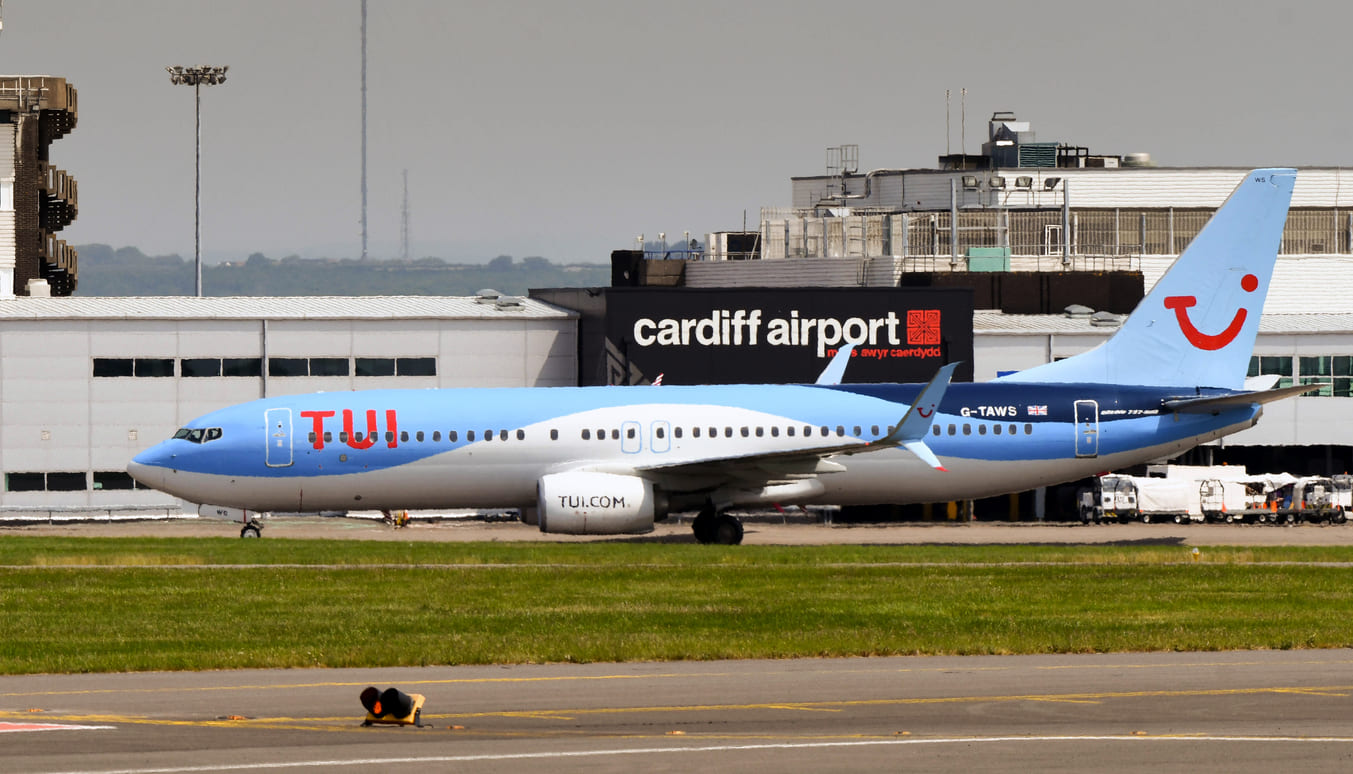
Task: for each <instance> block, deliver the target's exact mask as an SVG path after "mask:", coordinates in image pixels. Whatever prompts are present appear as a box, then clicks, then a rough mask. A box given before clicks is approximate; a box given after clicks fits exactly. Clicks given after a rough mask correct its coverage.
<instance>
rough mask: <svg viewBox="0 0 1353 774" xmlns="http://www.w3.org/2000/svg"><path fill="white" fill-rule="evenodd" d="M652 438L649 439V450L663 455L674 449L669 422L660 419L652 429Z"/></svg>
mask: <svg viewBox="0 0 1353 774" xmlns="http://www.w3.org/2000/svg"><path fill="white" fill-rule="evenodd" d="M650 430H651V431H652V437H650V438H649V439H648V448H649V449H651V450H652V451H654V452H655V453H658V454H662V453H664V452H667V451H670V450H671V448H672V427H671V425H670V424H668V422H667V420H665V419H659V420H658V421H657V422H654V423H653V424H652V426H651V427H650Z"/></svg>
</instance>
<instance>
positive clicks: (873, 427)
mask: <svg viewBox="0 0 1353 774" xmlns="http://www.w3.org/2000/svg"><path fill="white" fill-rule="evenodd" d="M869 433H870V435H878V434H879V426H878V425H871V426H870V428H869Z"/></svg>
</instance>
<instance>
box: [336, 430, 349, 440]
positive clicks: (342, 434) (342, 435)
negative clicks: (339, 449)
mask: <svg viewBox="0 0 1353 774" xmlns="http://www.w3.org/2000/svg"><path fill="white" fill-rule="evenodd" d="M338 441H339V443H347V442H348V433H347V431H346V430H340V431H339V433H338Z"/></svg>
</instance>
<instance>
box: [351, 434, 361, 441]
mask: <svg viewBox="0 0 1353 774" xmlns="http://www.w3.org/2000/svg"><path fill="white" fill-rule="evenodd" d="M362 439H363V436H362V434H361V433H353V434H352V440H354V441H356V442H357V443H361V442H362Z"/></svg>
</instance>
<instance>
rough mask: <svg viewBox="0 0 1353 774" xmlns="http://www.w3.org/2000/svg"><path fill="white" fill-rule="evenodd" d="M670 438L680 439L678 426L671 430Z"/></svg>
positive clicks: (679, 427)
mask: <svg viewBox="0 0 1353 774" xmlns="http://www.w3.org/2000/svg"><path fill="white" fill-rule="evenodd" d="M672 437H673V438H680V437H681V426H680V425H678V426H676V427H674V428H672Z"/></svg>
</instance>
